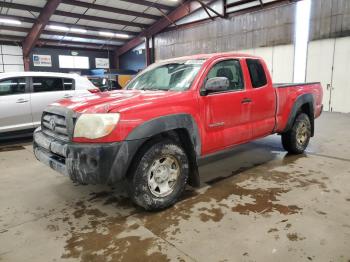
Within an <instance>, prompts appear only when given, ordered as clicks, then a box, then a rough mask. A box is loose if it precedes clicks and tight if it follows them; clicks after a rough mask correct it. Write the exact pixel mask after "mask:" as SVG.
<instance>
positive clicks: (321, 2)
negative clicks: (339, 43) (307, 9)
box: [310, 0, 350, 40]
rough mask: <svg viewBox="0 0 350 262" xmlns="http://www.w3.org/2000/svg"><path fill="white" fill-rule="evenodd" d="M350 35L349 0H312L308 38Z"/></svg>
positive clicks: (317, 38) (316, 38)
mask: <svg viewBox="0 0 350 262" xmlns="http://www.w3.org/2000/svg"><path fill="white" fill-rule="evenodd" d="M349 35H350V0H313V1H312V9H311V21H310V40H319V39H325V38H333V37H341V36H349Z"/></svg>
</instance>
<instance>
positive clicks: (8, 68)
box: [4, 65, 24, 72]
mask: <svg viewBox="0 0 350 262" xmlns="http://www.w3.org/2000/svg"><path fill="white" fill-rule="evenodd" d="M4 69H5V72H23V71H24V66H23V65H4Z"/></svg>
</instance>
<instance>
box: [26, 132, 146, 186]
mask: <svg viewBox="0 0 350 262" xmlns="http://www.w3.org/2000/svg"><path fill="white" fill-rule="evenodd" d="M141 142H142V141H139V140H135V141H123V142H116V143H104V144H92V143H90V144H87V143H73V142H65V141H62V140H59V139H56V138H54V137H51V136H49V135H47V134H45V133H43V132H42V131H41V128H40V127H39V128H38V129H36V130H35V132H34V143H33V147H34V154H35V157H36V158H37V159H38V160H39V161H40V162H43V163H44V164H46V165H47V166H49V167H51V168H52V169H54V170H56V171H58V172H59V173H61V174H64V175H67V176H69V177H70V178H71V179H72V180H73V181H75V182H79V183H82V184H112V183H114V182H116V181H118V180H121V179H122V178H124V177H125V175H126V173H127V169H128V167H129V165H130V163H131V161H132V158H133V156H134V155H135V153H136V151H137V148H138V147H139V145H140V143H141Z"/></svg>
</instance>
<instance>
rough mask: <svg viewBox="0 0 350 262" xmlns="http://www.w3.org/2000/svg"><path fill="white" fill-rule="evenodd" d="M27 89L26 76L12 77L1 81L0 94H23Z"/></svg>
mask: <svg viewBox="0 0 350 262" xmlns="http://www.w3.org/2000/svg"><path fill="white" fill-rule="evenodd" d="M25 91H26V80H25V78H10V79H6V80H2V81H0V96H6V95H17V94H23V93H25Z"/></svg>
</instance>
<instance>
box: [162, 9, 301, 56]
mask: <svg viewBox="0 0 350 262" xmlns="http://www.w3.org/2000/svg"><path fill="white" fill-rule="evenodd" d="M294 14H295V4H288V5H284V6H280V7H275V8H270V9H265V10H262V11H257V12H253V13H248V14H242V15H237V16H233V17H230V18H228V19H219V18H218V19H216V20H215V21H208V22H206V23H204V24H199V25H195V26H193V27H191V28H183V29H179V30H174V31H170V32H164V33H161V34H159V35H157V37H156V41H155V49H156V59H157V60H159V59H166V58H170V57H177V56H183V55H189V54H199V53H212V52H222V51H233V50H240V49H251V48H256V47H264V46H274V45H281V44H290V43H291V42H292V39H293V28H294Z"/></svg>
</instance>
